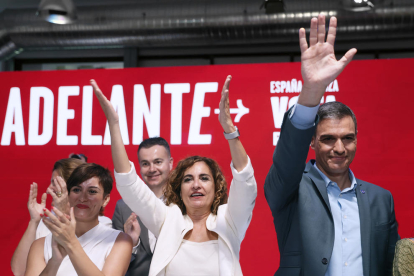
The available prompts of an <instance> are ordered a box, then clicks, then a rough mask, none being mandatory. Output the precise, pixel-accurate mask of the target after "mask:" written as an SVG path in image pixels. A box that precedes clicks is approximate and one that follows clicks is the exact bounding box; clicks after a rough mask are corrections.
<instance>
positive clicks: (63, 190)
mask: <svg viewBox="0 0 414 276" xmlns="http://www.w3.org/2000/svg"><path fill="white" fill-rule="evenodd" d="M52 185H53V187H54V189H52V187H51V186H52ZM52 185H51V186H49V187H48V188H47V190H46V192H47V193H48V194H49V195H51V196H52V198H53V206H54V207H55V208H57V209H59V210H60V211H61V212H63V213H65V214H69V209H70V205H69V199H68V196H69V195H68V189H67V187H66V182H65V180H63V178H62V177H60V176H58V177H56V178H54V179H52Z"/></svg>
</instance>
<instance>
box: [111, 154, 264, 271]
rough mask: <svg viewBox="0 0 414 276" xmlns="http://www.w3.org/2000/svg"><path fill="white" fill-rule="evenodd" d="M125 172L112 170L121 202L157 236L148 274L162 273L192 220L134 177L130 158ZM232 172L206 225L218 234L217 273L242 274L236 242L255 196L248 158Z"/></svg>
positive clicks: (248, 220) (241, 235)
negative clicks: (223, 195) (221, 201)
mask: <svg viewBox="0 0 414 276" xmlns="http://www.w3.org/2000/svg"><path fill="white" fill-rule="evenodd" d="M130 164H131V171H130V172H128V173H117V172H115V179H116V185H117V189H118V191H119V193H120V194H121V196H122V198H123V200H124V201H125V203H126V204H127V205H128V206H129V208H131V210H132V211H134V212H135V213H136V214H137V215H138V216H139V217H140V219H141V221H142V222H143V223H144V225H145V226H146V227H147V228H148V230H149V231H151V232H152V233H153V234H154V235H155V236H156V237H157V246H156V247H155V252H154V255H153V258H152V262H151V267H150V272H149V276H163V275H165V268H166V266H167V265H168V264H169V262H170V261H171V260H172V259H173V257H174V256H175V254H176V253H177V251H178V249H179V247H180V245H181V242H182V240H183V237H184V236H185V234H186V233H187V232H188V231H190V230H191V229H193V222H192V220H191V219H190V218H189V217H188V216H187V215H183V214H182V213H181V210H180V208H179V207H178V206H177V205H175V204H171V205H170V206H166V205H165V204H164V203H163V202H162V201H161V200H159V199H158V198H157V197H156V196H155V194H154V193H153V192H152V191H151V190H150V189H149V188H148V186H147V185H145V183H144V182H143V181H142V180H141V179H140V178H139V177H138V175H137V173H136V171H135V166H134V164H133V163H132V162H130ZM230 167H231V171H232V174H233V181H232V182H231V188H230V194H229V199H228V203H227V204H223V205H221V206H220V207H219V208H218V212H217V216H216V215H213V214H210V216H209V217H208V219H207V222H206V226H207V229H208V230H210V231H213V232H215V233H217V234H218V247H219V252H218V254H219V268H220V275H222V276H227V275H234V276H239V275H243V273H242V270H241V267H240V263H239V252H240V244H241V242H242V241H243V238H244V235H245V233H246V231H247V228H248V227H249V224H250V221H251V219H252V211H253V207H254V204H255V201H256V196H257V185H256V180H255V178H254V172H253V167H252V165H251V163H250V158H249V159H248V163H247V166H246V167H245V168H244V169H243V170H242V171H241V172H237V170H236V169H235V168H234V167H233V163H231V165H230Z"/></svg>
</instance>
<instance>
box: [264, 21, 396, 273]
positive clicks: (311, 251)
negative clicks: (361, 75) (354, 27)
mask: <svg viewBox="0 0 414 276" xmlns="http://www.w3.org/2000/svg"><path fill="white" fill-rule="evenodd" d="M336 23H337V22H336V18H334V17H332V18H331V19H330V26H329V32H328V36H327V39H326V42H325V17H324V16H323V15H319V17H318V18H313V19H312V21H311V30H310V36H309V44H310V45H309V46H308V44H307V41H306V34H305V30H304V29H300V31H299V38H300V48H301V52H302V69H301V71H302V77H303V81H304V86H303V89H302V91H301V93H300V95H299V99H298V103H297V104H296V105H295V106H294V107H293V108H291V109H290V110H289V111H288V112H287V113H286V114H285V117H284V120H283V124H282V129H281V134H280V138H279V141H278V144H277V147H276V150H275V152H274V155H273V165H272V167H271V168H270V171H269V173H268V175H267V178H266V182H265V187H264V188H265V195H266V199H267V202H268V204H269V206H270V208H271V211H272V215H273V219H274V224H275V228H276V233H277V239H278V244H279V251H280V267H279V269H278V270H277V271H276V273H275V275H278V276H282V275H283V276H284V275H286V276H287V275H289V276H290V275H309V276H323V275H325V276H357V275H365V276H369V275H372V276H382V275H384V276H385V275H392V261H393V257H394V248H395V243H396V242H397V240H398V239H399V236H398V232H397V223H396V220H395V214H394V203H393V198H392V195H391V193H390V192H389V191H387V190H385V189H382V188H380V187H379V186H376V185H374V184H371V183H368V182H365V181H362V180H359V179H357V178H355V176H354V174H353V173H352V171H351V170H350V168H349V166H350V164H351V162H352V160H353V158H354V156H355V152H356V145H357V122H356V118H355V115H354V113H353V112H352V110H351V109H350V108H349V107H347V106H346V105H344V104H342V103H339V102H331V103H326V104H324V105H322V106H321V107H319V103H320V101H321V99H322V97H323V95H324V92H325V90H326V87H327V86H328V84H329V83H331V82H332V81H334V79H335V78H336V77H337V76H338V75H339V74H340V72H341V71H342V70H343V69H344V68H345V66H346V65H347V64H348V63H349V62H350V61H351V59H352V57H353V56H354V54H355V53H356V49H351V50H349V51H348V52H347V53H346V54H345V56H344V57H343V58H342V59H340V60H339V61H337V60H336V58H335V55H334V50H333V45H334V42H335V36H336V27H337V24H336ZM309 144H311V148H312V149H313V150H315V156H316V160H311V161H309V162H308V163H307V164H306V158H307V154H308V151H309Z"/></svg>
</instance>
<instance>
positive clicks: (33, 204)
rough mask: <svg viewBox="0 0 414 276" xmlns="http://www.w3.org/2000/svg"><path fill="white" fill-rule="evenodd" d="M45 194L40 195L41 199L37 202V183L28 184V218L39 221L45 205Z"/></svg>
mask: <svg viewBox="0 0 414 276" xmlns="http://www.w3.org/2000/svg"><path fill="white" fill-rule="evenodd" d="M46 197H47V194H46V193H44V194H43V195H42V201H41V203H40V204H39V203H38V202H37V184H36V183H34V182H33V184H30V194H29V201H28V202H27V208H28V209H29V213H30V219H31V220H33V221H35V222H40V219H41V215H43V209H44V208H45V207H46Z"/></svg>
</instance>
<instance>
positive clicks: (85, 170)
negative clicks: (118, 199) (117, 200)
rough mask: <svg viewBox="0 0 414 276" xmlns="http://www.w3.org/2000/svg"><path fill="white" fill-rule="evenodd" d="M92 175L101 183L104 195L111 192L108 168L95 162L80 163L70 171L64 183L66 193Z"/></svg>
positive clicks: (110, 178)
mask: <svg viewBox="0 0 414 276" xmlns="http://www.w3.org/2000/svg"><path fill="white" fill-rule="evenodd" d="M92 177H97V178H98V180H99V184H101V185H102V188H103V189H104V197H105V196H106V195H109V194H110V193H111V191H112V183H113V179H112V176H111V173H110V172H109V170H108V169H106V168H104V167H102V166H101V165H98V164H95V163H82V164H81V165H79V166H78V167H77V168H76V169H75V170H74V171H73V172H72V174H71V175H70V177H69V179H68V181H67V183H66V186H67V188H68V194H70V190H71V189H72V188H73V187H74V186H77V185H79V184H81V183H82V182H84V181H86V180H88V179H91V178H92Z"/></svg>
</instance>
